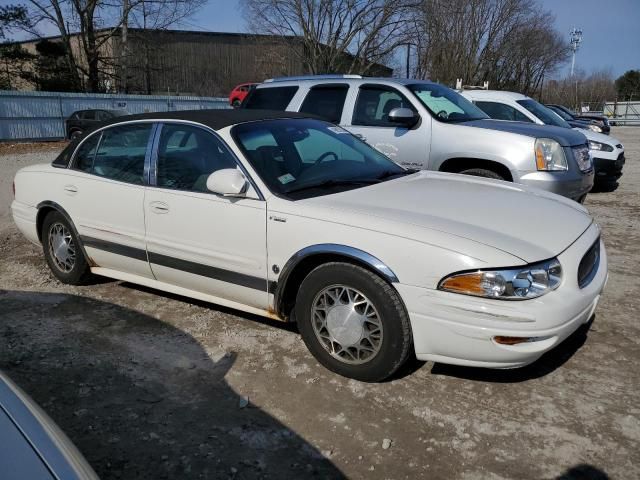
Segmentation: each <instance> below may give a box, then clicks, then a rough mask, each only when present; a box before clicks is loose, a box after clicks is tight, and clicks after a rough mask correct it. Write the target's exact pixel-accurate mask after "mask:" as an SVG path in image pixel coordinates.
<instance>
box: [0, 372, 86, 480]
mask: <svg viewBox="0 0 640 480" xmlns="http://www.w3.org/2000/svg"><path fill="white" fill-rule="evenodd" d="M0 468H1V469H2V470H1V471H2V473H1V474H0V477H1V478H2V479H3V480H27V479H28V480H97V479H98V476H97V475H96V474H95V472H94V471H93V469H92V468H91V467H90V466H89V464H88V463H87V461H86V460H85V459H84V457H83V456H82V454H81V453H80V452H79V451H78V450H77V449H76V447H75V446H74V445H73V444H72V443H71V441H70V440H69V439H68V438H67V436H66V435H65V434H64V433H63V432H62V430H60V428H58V426H57V425H56V424H55V423H54V422H53V420H51V419H50V418H49V417H48V415H47V414H46V413H44V411H42V410H41V409H40V407H38V405H36V404H35V402H34V401H33V400H32V399H31V398H29V396H28V395H27V394H26V393H25V392H23V391H22V390H21V389H20V388H19V387H18V386H17V385H16V384H15V383H13V382H12V381H11V380H10V379H9V377H7V376H6V375H5V374H4V373H3V372H1V371H0Z"/></svg>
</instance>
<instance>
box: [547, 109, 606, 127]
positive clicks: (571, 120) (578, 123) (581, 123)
mask: <svg viewBox="0 0 640 480" xmlns="http://www.w3.org/2000/svg"><path fill="white" fill-rule="evenodd" d="M545 107H547V108H548V109H549V110H552V111H553V112H554V113H555V114H556V115H558V116H559V117H560V118H562V119H563V120H564V121H565V122H567V123H568V124H569V125H571V127H573V128H583V129H585V130H591V131H592V132H596V133H602V127H601V126H600V125H599V124H598V122H596V121H595V120H587V119H586V118H585V119H582V120H580V119H577V118H575V117H573V116H571V115H569V114H568V113H567V112H565V111H564V110H562V109H561V108H558V107H555V106H553V105H545Z"/></svg>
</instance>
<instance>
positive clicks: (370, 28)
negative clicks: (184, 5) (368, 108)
mask: <svg viewBox="0 0 640 480" xmlns="http://www.w3.org/2000/svg"><path fill="white" fill-rule="evenodd" d="M242 1H243V6H244V11H245V12H246V13H247V17H248V18H249V19H250V20H249V28H250V30H252V31H253V32H255V33H263V34H269V35H276V36H281V37H285V39H286V41H287V42H288V43H289V45H290V48H291V51H292V53H293V54H294V55H296V56H297V57H298V58H299V59H300V60H301V61H302V63H303V65H304V66H305V69H306V70H307V71H308V72H309V73H313V74H320V73H335V72H343V73H367V72H369V71H371V70H372V69H373V68H374V64H375V63H381V62H384V61H385V60H386V59H388V58H389V57H390V56H391V55H392V53H393V52H394V50H395V49H396V48H397V47H398V46H399V45H402V44H403V43H406V42H407V40H408V38H409V28H408V20H409V19H410V18H412V14H411V12H412V9H414V8H416V7H417V5H418V4H419V3H420V2H418V1H412V0H242ZM291 37H298V38H297V39H291Z"/></svg>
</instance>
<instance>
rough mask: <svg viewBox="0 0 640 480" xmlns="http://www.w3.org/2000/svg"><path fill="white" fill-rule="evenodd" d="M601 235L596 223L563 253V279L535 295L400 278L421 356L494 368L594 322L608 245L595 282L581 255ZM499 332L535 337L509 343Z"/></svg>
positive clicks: (521, 360) (524, 360) (532, 356)
mask: <svg viewBox="0 0 640 480" xmlns="http://www.w3.org/2000/svg"><path fill="white" fill-rule="evenodd" d="M599 235H600V230H599V228H598V227H597V226H595V225H591V227H589V229H588V230H587V231H586V232H585V233H584V234H583V235H582V236H581V237H580V238H579V239H578V240H576V242H574V244H573V245H571V246H570V247H569V248H568V249H567V250H565V251H564V252H563V253H561V254H560V255H558V260H559V261H560V263H561V264H562V268H563V272H564V273H563V281H562V284H561V285H560V287H559V288H558V289H556V290H555V291H553V292H551V293H548V294H546V295H543V296H542V297H539V298H535V299H531V300H522V301H500V300H490V299H483V298H476V297H470V296H464V295H459V294H455V293H449V292H443V291H438V290H433V289H427V288H421V287H415V286H409V285H403V284H396V285H395V287H396V288H397V290H398V292H400V295H401V296H402V298H403V300H404V302H405V305H406V306H407V309H408V311H409V317H410V320H411V327H412V330H413V341H414V346H415V352H416V356H417V358H418V359H420V360H431V361H436V362H442V363H448V364H454V365H466V366H476V367H489V368H514V367H522V366H525V365H527V364H529V363H531V362H533V361H535V360H536V359H538V358H539V357H540V356H541V355H542V354H544V353H545V352H547V351H549V350H551V349H552V348H554V347H555V346H557V345H558V344H559V343H561V342H562V341H563V340H564V339H566V338H567V337H568V336H570V335H571V334H572V333H573V332H574V331H576V330H577V329H578V328H579V327H580V326H581V325H583V324H584V323H586V322H588V321H589V319H590V318H591V316H592V315H593V312H594V311H595V309H596V306H597V304H598V300H599V298H600V294H601V293H602V290H603V289H604V286H605V283H606V280H607V256H606V252H605V250H604V245H602V244H601V245H600V247H601V253H600V259H599V264H598V269H597V271H596V273H595V275H594V276H593V278H592V280H591V282H590V283H589V284H588V285H586V286H585V287H584V288H580V287H579V286H578V280H577V276H578V265H579V264H580V261H581V259H582V258H583V256H584V255H585V253H586V252H587V250H589V248H590V247H591V246H592V245H593V244H594V242H596V241H597V240H598V237H599ZM496 336H506V337H528V338H531V339H532V340H530V341H528V342H526V343H520V344H517V345H504V344H499V343H497V342H496V341H495V340H494V337H496Z"/></svg>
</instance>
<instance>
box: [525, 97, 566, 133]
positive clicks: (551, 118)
mask: <svg viewBox="0 0 640 480" xmlns="http://www.w3.org/2000/svg"><path fill="white" fill-rule="evenodd" d="M517 102H518V103H519V104H520V105H522V106H523V107H524V108H526V109H527V110H529V111H530V112H531V113H533V114H534V115H535V116H536V117H537V118H538V119H539V120H540V121H541V122H542V123H544V124H545V125H554V126H556V127H563V128H571V125H569V124H568V123H567V122H565V121H564V120H563V119H562V118H560V117H559V116H558V115H557V114H556V113H555V112H554V111H553V110H551V109H550V108H547V107H545V106H544V105H542V104H540V103H538V102H536V101H535V100H531V99H530V98H529V99H527V100H517Z"/></svg>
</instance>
